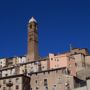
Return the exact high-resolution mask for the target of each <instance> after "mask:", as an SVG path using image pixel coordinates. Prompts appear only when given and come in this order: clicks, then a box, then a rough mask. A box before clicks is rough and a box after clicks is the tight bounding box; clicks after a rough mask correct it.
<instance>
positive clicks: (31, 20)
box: [29, 17, 37, 23]
mask: <svg viewBox="0 0 90 90" xmlns="http://www.w3.org/2000/svg"><path fill="white" fill-rule="evenodd" d="M31 22H35V23H37V21H36V19H35V18H34V17H32V18H31V19H30V20H29V23H31Z"/></svg>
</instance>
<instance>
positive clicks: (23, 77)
mask: <svg viewBox="0 0 90 90" xmlns="http://www.w3.org/2000/svg"><path fill="white" fill-rule="evenodd" d="M37 27H38V23H37V21H36V20H35V19H34V18H33V17H32V18H31V19H30V20H29V23H28V50H27V54H26V55H23V56H17V57H9V58H0V90H72V89H74V88H75V87H79V84H80V83H78V82H75V81H77V79H76V78H78V80H79V81H83V82H85V81H86V77H87V76H89V75H90V55H89V53H88V50H87V49H86V48H82V49H80V48H73V49H71V50H70V51H68V52H65V53H61V54H54V53H49V55H48V56H47V57H45V58H42V57H40V56H39V50H38V28H37ZM17 78H18V79H19V80H17ZM5 82H6V83H5ZM9 84H10V87H9ZM17 84H18V85H17Z"/></svg>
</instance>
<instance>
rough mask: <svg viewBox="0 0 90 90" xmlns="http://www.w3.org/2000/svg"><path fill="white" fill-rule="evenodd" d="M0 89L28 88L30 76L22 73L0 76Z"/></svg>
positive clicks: (17, 89)
mask: <svg viewBox="0 0 90 90" xmlns="http://www.w3.org/2000/svg"><path fill="white" fill-rule="evenodd" d="M0 90H30V78H29V77H27V76H26V75H22V74H19V75H12V76H7V77H3V78H0Z"/></svg>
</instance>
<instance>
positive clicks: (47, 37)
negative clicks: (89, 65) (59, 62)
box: [0, 0, 90, 57]
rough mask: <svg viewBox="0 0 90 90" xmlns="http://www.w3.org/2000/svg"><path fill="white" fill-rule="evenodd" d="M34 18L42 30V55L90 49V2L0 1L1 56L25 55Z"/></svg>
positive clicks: (40, 40) (40, 39) (52, 0)
mask: <svg viewBox="0 0 90 90" xmlns="http://www.w3.org/2000/svg"><path fill="white" fill-rule="evenodd" d="M32 16H34V17H35V18H36V20H37V22H38V27H39V52H40V55H41V56H47V55H48V53H50V52H52V53H61V52H65V51H68V50H69V44H70V43H71V44H72V47H74V48H77V47H79V48H88V49H89V50H90V2H89V1H86V0H84V1H83V0H0V57H11V56H20V55H25V54H26V52H27V23H28V20H29V19H30V18H31V17H32Z"/></svg>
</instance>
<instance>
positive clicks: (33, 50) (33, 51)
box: [27, 17, 39, 61]
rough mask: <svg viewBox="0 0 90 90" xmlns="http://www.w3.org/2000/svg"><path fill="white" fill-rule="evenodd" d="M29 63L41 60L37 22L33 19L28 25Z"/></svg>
mask: <svg viewBox="0 0 90 90" xmlns="http://www.w3.org/2000/svg"><path fill="white" fill-rule="evenodd" d="M27 58H28V61H35V60H38V59H39V52H38V29H37V21H36V20H35V19H34V17H32V18H31V19H30V20H29V23H28V53H27Z"/></svg>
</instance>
